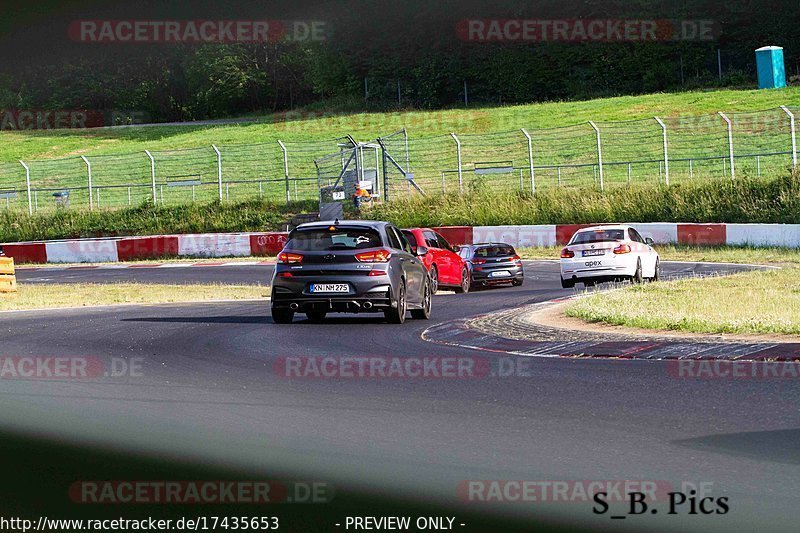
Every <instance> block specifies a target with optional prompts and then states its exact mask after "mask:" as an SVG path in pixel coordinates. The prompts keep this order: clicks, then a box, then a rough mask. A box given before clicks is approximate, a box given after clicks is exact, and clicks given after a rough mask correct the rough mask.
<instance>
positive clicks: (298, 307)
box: [289, 302, 300, 311]
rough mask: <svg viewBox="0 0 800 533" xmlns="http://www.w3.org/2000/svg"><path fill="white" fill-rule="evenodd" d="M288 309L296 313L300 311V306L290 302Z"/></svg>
mask: <svg viewBox="0 0 800 533" xmlns="http://www.w3.org/2000/svg"><path fill="white" fill-rule="evenodd" d="M289 309H291V310H292V311H297V310H298V309H300V304H298V303H297V302H292V303H290V304H289Z"/></svg>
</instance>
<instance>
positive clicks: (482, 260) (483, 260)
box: [472, 259, 486, 265]
mask: <svg viewBox="0 0 800 533" xmlns="http://www.w3.org/2000/svg"><path fill="white" fill-rule="evenodd" d="M485 262H486V259H473V260H472V264H473V265H482V264H484V263H485Z"/></svg>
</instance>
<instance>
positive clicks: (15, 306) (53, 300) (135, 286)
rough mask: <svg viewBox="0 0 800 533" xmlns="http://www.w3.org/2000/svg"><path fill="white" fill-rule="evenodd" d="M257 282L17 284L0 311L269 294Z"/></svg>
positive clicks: (0, 301)
mask: <svg viewBox="0 0 800 533" xmlns="http://www.w3.org/2000/svg"><path fill="white" fill-rule="evenodd" d="M269 292H270V291H269V287H265V286H261V285H224V284H195V285H193V284H188V285H159V284H146V283H70V284H36V283H34V284H27V283H20V284H19V285H18V292H16V293H0V311H17V310H24V309H51V308H57V307H84V306H97V305H121V304H164V303H181V302H206V301H214V300H250V299H258V298H266V297H268V296H269Z"/></svg>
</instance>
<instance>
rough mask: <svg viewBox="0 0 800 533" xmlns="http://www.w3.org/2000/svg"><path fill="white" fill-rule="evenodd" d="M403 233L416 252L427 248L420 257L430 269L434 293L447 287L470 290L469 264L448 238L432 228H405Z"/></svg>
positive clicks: (454, 289)
mask: <svg viewBox="0 0 800 533" xmlns="http://www.w3.org/2000/svg"><path fill="white" fill-rule="evenodd" d="M403 235H405V237H406V239H407V240H408V243H409V244H410V245H411V247H412V248H413V249H414V251H415V253H416V251H417V249H419V248H427V250H428V251H427V253H425V254H421V255H420V259H422V263H423V264H424V265H425V268H427V269H428V273H429V274H430V277H431V282H432V287H433V292H434V293H436V291H437V290H439V289H440V288H445V287H446V288H448V289H452V290H453V291H455V292H457V293H465V292H469V286H470V283H471V282H472V280H471V279H470V273H469V266H468V265H467V262H466V261H465V260H464V259H463V258H462V257H461V256H460V255H458V253H457V252H456V251H455V250H454V249H453V247H452V246H451V245H450V243H449V242H447V239H445V238H444V237H442V236H441V235H439V234H438V233H436V232H435V231H433V230H432V229H430V228H413V229H404V230H403Z"/></svg>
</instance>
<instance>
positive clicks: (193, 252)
mask: <svg viewBox="0 0 800 533" xmlns="http://www.w3.org/2000/svg"><path fill="white" fill-rule="evenodd" d="M591 225H592V224H550V225H547V224H545V225H532V226H448V227H441V228H436V229H437V231H439V232H440V233H441V234H442V235H444V237H445V238H446V239H447V240H448V241H450V242H451V243H453V244H473V243H479V242H505V243H508V244H511V245H512V246H515V247H520V248H523V247H537V246H558V245H563V244H566V243H567V241H568V240H569V239H570V237H572V234H573V233H575V232H576V231H577V230H578V229H580V228H584V227H587V226H591ZM632 225H633V226H635V227H636V229H638V230H639V233H641V234H642V236H643V237H650V238H652V239H653V241H655V242H656V244H668V243H677V244H690V245H698V246H713V245H752V246H779V247H785V248H799V247H800V224H682V223H666V222H664V223H662V222H657V223H652V222H648V223H642V224H636V223H633V224H632ZM286 237H287V234H286V233H277V232H276V233H270V232H268V233H202V234H194V235H156V236H151V237H117V238H107V239H74V240H64V241H46V242H27V243H13V244H3V245H2V246H3V248H4V251H5V254H6V255H7V256H9V257H13V258H14V259H15V261H16V262H17V263H18V264H22V263H105V262H116V261H132V260H144V259H161V258H167V257H187V258H188V257H250V256H274V255H277V253H278V252H280V251H281V249H282V248H283V245H284V244H285V243H286Z"/></svg>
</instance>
